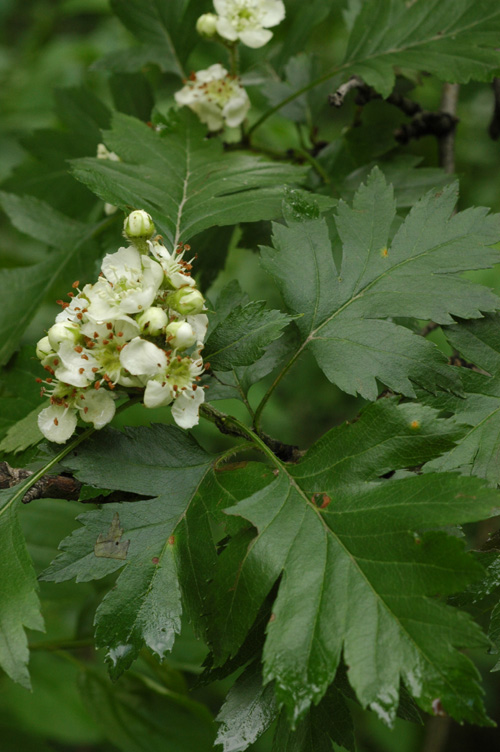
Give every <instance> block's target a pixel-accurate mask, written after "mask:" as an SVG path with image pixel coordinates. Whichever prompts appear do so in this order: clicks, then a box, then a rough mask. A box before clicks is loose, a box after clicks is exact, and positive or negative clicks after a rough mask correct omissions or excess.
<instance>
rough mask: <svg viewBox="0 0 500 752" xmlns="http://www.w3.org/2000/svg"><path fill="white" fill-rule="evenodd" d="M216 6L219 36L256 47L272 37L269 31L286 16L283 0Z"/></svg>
mask: <svg viewBox="0 0 500 752" xmlns="http://www.w3.org/2000/svg"><path fill="white" fill-rule="evenodd" d="M214 7H215V10H216V11H217V14H218V18H217V23H216V29H217V33H218V34H219V36H221V37H223V38H224V39H227V40H228V41H229V42H236V41H237V40H239V41H240V42H243V44H246V46H247V47H253V48H257V47H262V46H263V45H265V44H267V42H269V40H270V39H271V37H272V35H273V34H272V31H268V28H269V27H270V26H276V25H277V24H279V23H280V21H282V20H283V19H284V17H285V6H284V4H283V2H282V0H214Z"/></svg>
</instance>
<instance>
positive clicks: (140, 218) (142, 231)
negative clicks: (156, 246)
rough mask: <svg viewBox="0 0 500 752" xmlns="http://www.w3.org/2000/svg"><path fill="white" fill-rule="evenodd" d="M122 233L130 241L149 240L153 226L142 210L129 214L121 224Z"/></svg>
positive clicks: (148, 216) (153, 229) (147, 215)
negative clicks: (137, 239) (136, 239)
mask: <svg viewBox="0 0 500 752" xmlns="http://www.w3.org/2000/svg"><path fill="white" fill-rule="evenodd" d="M123 232H124V233H125V235H126V236H127V237H128V238H130V239H131V240H132V239H135V238H151V237H152V236H153V235H154V234H155V232H156V229H155V226H154V224H153V220H152V219H151V217H150V215H149V214H148V213H147V212H145V211H143V210H142V209H137V210H136V211H133V212H131V213H130V214H129V215H128V217H127V218H126V220H125V222H124V223H123Z"/></svg>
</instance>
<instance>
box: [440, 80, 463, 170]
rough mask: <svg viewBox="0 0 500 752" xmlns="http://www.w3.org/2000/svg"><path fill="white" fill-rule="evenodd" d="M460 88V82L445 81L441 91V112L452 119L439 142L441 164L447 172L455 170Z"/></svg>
mask: <svg viewBox="0 0 500 752" xmlns="http://www.w3.org/2000/svg"><path fill="white" fill-rule="evenodd" d="M459 89H460V86H459V85H458V84H448V83H445V84H443V90H442V93H441V112H442V114H443V117H445V116H448V117H450V118H451V119H452V120H451V122H450V126H449V128H448V132H447V133H444V134H443V135H442V136H439V142H438V146H439V165H440V166H441V167H442V168H443V169H444V171H445V172H447V173H453V172H455V128H456V125H457V123H458V118H457V117H456V112H457V104H458V92H459ZM436 135H438V134H436Z"/></svg>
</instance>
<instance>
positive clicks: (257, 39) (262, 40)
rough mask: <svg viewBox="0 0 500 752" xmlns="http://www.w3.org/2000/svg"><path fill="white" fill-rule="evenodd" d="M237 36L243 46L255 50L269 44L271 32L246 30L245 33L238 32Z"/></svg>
mask: <svg viewBox="0 0 500 752" xmlns="http://www.w3.org/2000/svg"><path fill="white" fill-rule="evenodd" d="M238 36H239V38H240V40H241V41H242V42H243V44H246V46H247V47H252V48H253V49H254V50H256V49H257V48H258V47H263V46H264V45H265V44H267V43H268V42H269V40H270V39H271V38H272V36H273V32H272V31H268V30H267V29H248V30H247V31H242V32H240V34H239V35H238Z"/></svg>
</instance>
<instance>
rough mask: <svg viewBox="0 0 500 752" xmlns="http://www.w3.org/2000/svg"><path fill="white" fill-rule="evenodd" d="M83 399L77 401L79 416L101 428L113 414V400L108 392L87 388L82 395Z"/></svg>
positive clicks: (111, 418)
mask: <svg viewBox="0 0 500 752" xmlns="http://www.w3.org/2000/svg"><path fill="white" fill-rule="evenodd" d="M82 396H83V398H84V399H82V400H81V402H79V403H78V407H79V409H80V410H81V418H82V419H83V420H85V421H87V423H93V424H94V426H95V428H102V427H103V426H105V425H106V424H107V423H109V422H110V421H111V420H113V417H114V414H115V409H116V408H115V401H114V399H113V397H112V396H111V394H110V393H109V392H106V391H105V390H104V389H100V390H99V391H97V390H95V389H93V390H92V389H89V390H88V391H87V392H85V394H83V395H82ZM86 408H87V409H86Z"/></svg>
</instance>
